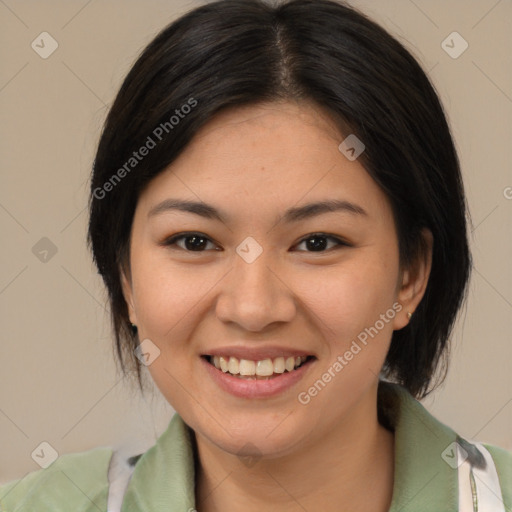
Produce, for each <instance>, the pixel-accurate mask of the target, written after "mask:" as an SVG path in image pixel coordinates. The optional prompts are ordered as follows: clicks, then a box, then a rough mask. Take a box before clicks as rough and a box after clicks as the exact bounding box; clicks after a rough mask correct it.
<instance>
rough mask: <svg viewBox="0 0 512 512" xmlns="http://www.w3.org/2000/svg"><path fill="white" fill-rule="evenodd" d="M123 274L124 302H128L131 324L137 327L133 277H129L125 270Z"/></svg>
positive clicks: (121, 271)
mask: <svg viewBox="0 0 512 512" xmlns="http://www.w3.org/2000/svg"><path fill="white" fill-rule="evenodd" d="M120 274H121V287H122V290H123V296H124V300H125V301H126V305H127V306H128V315H129V317H130V322H131V323H132V324H135V325H137V314H136V312H135V306H134V302H133V289H132V282H131V277H129V276H128V277H127V275H126V272H125V270H124V269H123V268H121V269H120Z"/></svg>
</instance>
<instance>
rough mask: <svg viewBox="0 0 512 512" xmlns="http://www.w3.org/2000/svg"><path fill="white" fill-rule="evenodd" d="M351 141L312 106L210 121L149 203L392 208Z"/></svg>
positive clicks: (156, 184) (271, 107)
mask: <svg viewBox="0 0 512 512" xmlns="http://www.w3.org/2000/svg"><path fill="white" fill-rule="evenodd" d="M345 137H346V135H345V134H342V133H341V131H340V129H339V127H338V126H337V125H336V123H335V122H334V121H333V119H332V118H330V116H329V115H328V114H327V113H326V112H325V111H323V110H322V109H321V108H320V107H317V106H316V105H313V104H310V103H301V104H297V103H271V104H263V105H251V106H245V107H237V108H234V109H230V110H228V111H225V112H223V113H221V114H218V115H217V116H215V117H214V118H213V119H212V120H210V121H209V122H208V123H207V124H205V125H204V126H203V128H202V129H201V130H200V131H199V132H198V133H197V134H196V136H195V137H194V139H193V140H192V141H191V142H190V143H189V145H188V146H187V147H186V148H185V150H184V151H183V152H182V153H181V155H180V156H179V157H178V158H177V159H176V160H175V161H174V162H173V163H172V164H171V165H170V166H169V168H168V169H166V170H165V171H163V172H162V173H161V174H159V175H158V176H157V177H155V178H154V179H153V181H152V182H151V183H150V184H149V186H148V187H147V189H146V190H145V192H144V194H143V195H142V196H141V203H142V204H141V206H142V207H143V208H144V209H146V211H147V212H149V210H150V209H152V208H154V206H155V204H156V203H157V202H160V201H164V200H165V199H167V198H168V197H169V196H172V197H174V198H175V197H181V198H187V199H194V200H196V201H197V200H200V201H204V202H207V203H213V204H217V205H219V206H220V205H223V206H224V207H225V208H227V207H228V205H229V206H231V207H233V208H238V210H239V211H243V210H244V209H245V210H247V211H248V212H249V211H250V212H252V213H253V214H257V213H263V212H266V211H268V210H269V209H276V210H279V211H280V210H282V209H284V208H287V209H288V208H289V207H290V206H293V205H299V204H301V203H309V202H313V201H315V200H326V199H336V200H345V201H350V202H359V203H361V206H362V207H363V208H364V209H365V210H367V211H368V212H369V213H370V214H371V212H372V211H373V212H374V213H377V212H378V210H379V209H382V208H387V207H388V204H387V200H386V198H385V196H384V194H383V193H382V191H381V190H380V189H379V187H378V186H377V185H376V183H375V182H374V181H373V179H372V178H371V177H370V175H369V174H368V173H367V171H366V170H365V169H364V167H363V166H362V165H361V163H360V162H358V161H357V160H354V161H350V160H349V159H347V158H346V157H345V156H344V155H343V154H342V153H341V152H340V150H339V149H338V146H339V144H340V143H341V142H342V140H343V139H344V138H345ZM363 205H367V206H366V207H365V206H363Z"/></svg>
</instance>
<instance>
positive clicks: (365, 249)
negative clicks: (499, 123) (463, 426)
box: [0, 0, 512, 512]
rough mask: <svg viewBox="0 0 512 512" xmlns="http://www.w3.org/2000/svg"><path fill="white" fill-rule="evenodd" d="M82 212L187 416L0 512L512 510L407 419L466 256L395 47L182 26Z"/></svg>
mask: <svg viewBox="0 0 512 512" xmlns="http://www.w3.org/2000/svg"><path fill="white" fill-rule="evenodd" d="M90 197H91V199H90V222H89V240H90V243H91V248H92V252H93V256H94V260H95V262H96V264H97V266H98V269H99V271H100V273H101V275H102V276H103V279H104V281H105V284H106V286H107V289H108V292H109V298H110V304H111V311H112V321H113V327H114V333H115V338H116V346H117V351H118V355H119V360H120V362H121V365H122V367H123V370H124V371H125V372H126V374H128V373H131V372H132V370H133V373H135V374H136V375H137V377H138V383H139V385H140V388H141V389H144V386H143V375H144V374H143V373H142V368H143V367H147V368H148V370H149V373H150V375H151V377H152V378H153V380H154V382H155V383H156V385H157V386H158V388H159V389H160V391H161V392H162V394H163V395H164V396H165V398H166V399H167V400H168V402H169V403H170V404H171V405H172V407H173V408H174V409H175V410H176V411H177V414H176V415H175V416H174V417H173V419H172V420H171V422H170V424H169V427H168V429H167V430H166V431H165V432H164V433H163V434H162V436H161V437H160V438H159V439H158V441H157V443H156V444H155V446H153V447H152V448H151V449H149V450H148V451H147V452H145V453H144V454H139V455H137V456H134V457H132V458H130V459H129V460H128V461H124V460H119V458H118V456H117V454H116V453H113V452H112V450H111V449H109V448H98V449H96V450H91V451H88V452H83V453H80V454H70V455H64V456H62V457H60V458H59V459H58V460H57V461H56V462H54V464H52V465H51V466H50V467H49V468H48V469H45V470H41V471H39V472H34V473H32V474H30V475H29V476H27V477H26V478H24V479H23V480H21V481H17V482H12V483H11V484H8V485H7V486H5V487H3V488H2V489H0V503H1V504H2V507H3V508H2V510H9V511H10V510H52V511H58V510H91V511H92V510H98V509H99V510H109V511H114V510H122V512H128V511H145V512H146V511H157V510H182V511H187V510H188V511H193V510H198V511H200V512H212V511H217V510H237V511H238V510H244V511H247V512H250V511H253V510H275V509H277V510H280V511H295V510H308V511H316V510H323V511H331V510H332V511H334V510H336V511H339V510H360V511H374V512H380V511H382V512H383V511H393V512H396V511H398V510H402V511H406V510H409V511H420V510H421V511H422V512H426V511H437V512H439V511H444V510H446V511H455V510H479V511H480V512H481V511H485V510H489V511H491V510H492V511H495V512H497V511H505V510H510V507H512V455H511V454H509V453H507V452H505V451H504V450H501V449H499V448H497V447H493V446H484V445H482V444H479V443H473V442H469V441H468V440H465V439H462V438H460V437H459V436H458V435H457V434H456V433H455V432H454V431H453V430H451V429H450V428H449V427H447V426H445V425H443V424H441V423H440V422H438V421H437V420H436V419H435V418H433V417H432V416H431V415H430V414H429V413H428V412H427V411H426V410H425V409H424V408H423V406H422V405H421V404H420V403H419V402H418V401H417V400H416V398H418V399H419V398H422V397H424V396H425V395H426V394H427V393H428V392H430V391H431V390H432V389H433V387H434V386H435V384H436V383H438V382H439V381H440V378H442V372H439V371H438V370H439V367H440V366H441V363H442V362H443V358H444V357H445V356H446V353H447V342H448V336H449V334H450V332H451V329H452V326H453V323H454V321H455V318H456V315H457V312H458V311H459V309H460V307H461V305H462V304H463V299H464V296H465V291H466V287H467V282H468V278H469V273H470V263H471V257H470V253H469V248H468V242H467V233H466V205H465V198H464V191H463V186H462V182H461V175H460V169H459V163H458V158H457V154H456V151H455V149H454V145H453V142H452V139H451V135H450V131H449V128H448V126H447V123H446V120H445V117H444V114H443V110H442V107H441V105H440V102H439V100H438V98H437V95H436V93H435V91H434V89H433V87H432V85H431V84H430V82H429V80H428V78H427V77H426V76H425V74H424V72H423V71H422V70H421V68H420V66H419V65H418V63H417V62H416V61H415V60H414V58H413V57H412V56H411V55H410V54H409V53H408V52H407V51H406V50H405V49H404V48H403V47H402V46H401V45H400V44H399V43H398V42H397V41H396V40H394V39H393V38H392V37H391V36H390V35H389V34H387V33H386V32H385V31H384V30H383V29H382V28H380V27H379V26H377V25H376V24H375V23H373V22H371V21H370V20H368V19H367V18H365V17H364V16H363V15H361V14H359V13H358V12H356V11H355V10H353V9H351V8H350V7H348V6H345V5H343V4H339V3H334V2H331V1H328V0H320V1H311V0H295V1H291V2H288V3H284V4H280V5H278V6H275V7H271V6H269V5H267V4H265V3H262V2H259V1H257V0H254V1H236V0H235V1H229V0H228V1H220V2H214V3H211V4H209V5H206V6H203V7H200V8H198V9H195V10H193V11H192V12H190V13H189V14H187V15H185V16H184V17H182V18H180V19H179V20H177V21H176V22H174V23H173V24H172V25H170V26H169V27H167V28H166V29H165V30H163V31H162V32H161V33H160V34H159V35H158V36H157V37H156V38H155V40H154V41H152V42H151V43H150V44H149V46H148V47H147V48H146V49H145V50H144V52H143V53H142V55H141V56H140V58H139V59H138V61H137V62H136V63H135V65H134V66H133V68H132V69H131V71H130V73H129V74H128V76H127V77H126V79H125V81H124V83H123V85H122V87H121V89H120V91H119V93H118V95H117V98H116V100H115V102H114V104H113V106H112V108H111V110H110V112H109V115H108V118H107V120H106V123H105V127H104V130H103V133H102V137H101V140H100V142H99V146H98V151H97V155H96V159H95V163H94V172H93V175H92V183H91V196H90Z"/></svg>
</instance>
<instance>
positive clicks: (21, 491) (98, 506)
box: [0, 447, 113, 512]
mask: <svg viewBox="0 0 512 512" xmlns="http://www.w3.org/2000/svg"><path fill="white" fill-rule="evenodd" d="M112 454H113V450H112V448H110V447H100V448H94V449H92V450H88V451H84V452H79V453H71V454H65V455H62V456H60V457H59V458H58V459H57V460H56V461H55V462H53V464H51V465H50V466H49V467H48V468H46V469H40V470H37V471H33V472H31V473H28V474H27V475H25V476H24V477H23V478H21V479H18V480H14V481H11V482H8V483H7V484H3V485H0V511H2V512H4V511H6V512H7V511H8V512H24V511H27V512H28V511H35V510H37V512H46V511H48V512H50V511H51V512H60V511H64V510H66V511H68V510H80V511H83V512H86V511H89V510H91V511H93V510H94V511H97V510H106V509H107V498H108V487H109V484H108V469H109V464H110V459H111V457H112Z"/></svg>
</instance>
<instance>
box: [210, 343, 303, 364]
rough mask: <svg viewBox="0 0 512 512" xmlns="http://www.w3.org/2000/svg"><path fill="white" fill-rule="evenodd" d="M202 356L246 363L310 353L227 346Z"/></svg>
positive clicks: (270, 347)
mask: <svg viewBox="0 0 512 512" xmlns="http://www.w3.org/2000/svg"><path fill="white" fill-rule="evenodd" d="M203 355H209V356H224V357H226V356H227V357H230V356H232V357H236V358H237V359H246V360H248V361H262V360H263V359H275V358H276V357H285V358H286V357H301V356H311V355H313V354H312V353H311V352H307V351H305V350H299V349H296V348H288V347H277V346H269V347H257V348H256V347H255V348H250V347H241V346H227V347H216V348H212V349H211V350H209V351H208V352H205V353H204V354H203Z"/></svg>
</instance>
